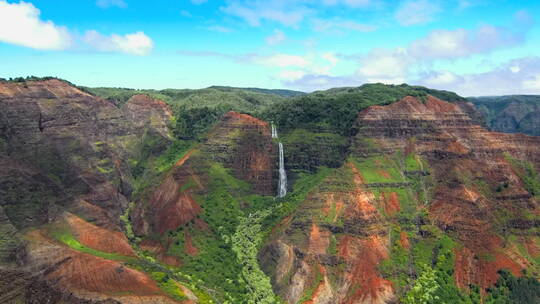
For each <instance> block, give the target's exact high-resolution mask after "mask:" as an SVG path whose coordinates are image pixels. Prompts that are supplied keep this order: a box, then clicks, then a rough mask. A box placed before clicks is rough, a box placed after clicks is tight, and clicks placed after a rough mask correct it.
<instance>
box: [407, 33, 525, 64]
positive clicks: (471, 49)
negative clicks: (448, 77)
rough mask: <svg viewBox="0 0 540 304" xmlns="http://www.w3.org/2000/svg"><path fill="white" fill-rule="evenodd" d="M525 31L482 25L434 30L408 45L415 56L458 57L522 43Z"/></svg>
mask: <svg viewBox="0 0 540 304" xmlns="http://www.w3.org/2000/svg"><path fill="white" fill-rule="evenodd" d="M524 40H525V32H514V31H512V30H509V29H507V28H502V27H494V26H491V25H483V26H481V27H479V28H478V29H476V30H472V31H470V30H465V29H457V30H453V31H449V30H435V31H433V32H431V33H430V34H429V35H428V36H427V37H425V38H423V39H419V40H417V41H415V42H413V43H412V44H411V45H410V46H409V51H410V54H411V55H412V56H415V57H418V58H428V59H437V58H458V57H466V56H470V55H474V54H480V53H487V52H491V51H493V50H496V49H500V48H504V47H510V46H515V45H518V44H520V43H523V42H524Z"/></svg>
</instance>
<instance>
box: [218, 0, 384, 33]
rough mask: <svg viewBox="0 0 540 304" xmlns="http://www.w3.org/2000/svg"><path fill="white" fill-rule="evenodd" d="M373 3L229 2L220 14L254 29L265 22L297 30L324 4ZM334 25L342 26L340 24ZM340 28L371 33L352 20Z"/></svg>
mask: <svg viewBox="0 0 540 304" xmlns="http://www.w3.org/2000/svg"><path fill="white" fill-rule="evenodd" d="M373 2H374V1H373V0H317V1H307V0H272V1H265V0H228V1H227V2H226V4H225V6H223V7H221V11H222V12H224V13H226V14H229V15H231V16H235V17H238V18H241V19H244V20H245V21H246V22H247V23H248V24H249V25H251V26H260V25H261V23H262V22H263V21H271V22H277V23H280V24H282V25H285V26H290V27H296V26H298V25H299V24H300V23H301V22H302V21H304V20H305V19H306V17H313V16H314V15H316V13H317V11H318V10H320V6H321V5H323V6H335V5H343V6H346V7H349V8H363V7H368V6H370V5H371V4H372V3H373ZM334 23H335V21H334ZM334 26H340V24H335V25H334ZM341 27H343V28H344V29H345V28H348V29H352V30H358V31H369V30H370V29H368V28H367V27H366V26H364V25H362V24H358V23H353V22H351V21H343V22H342V24H341Z"/></svg>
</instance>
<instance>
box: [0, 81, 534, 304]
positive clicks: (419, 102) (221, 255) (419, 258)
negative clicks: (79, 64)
mask: <svg viewBox="0 0 540 304" xmlns="http://www.w3.org/2000/svg"><path fill="white" fill-rule="evenodd" d="M399 88H402V87H401V86H400V87H399ZM379 89H381V88H379ZM382 89H384V88H382ZM382 89H381V90H382ZM412 92H413V93H415V92H416V93H418V92H417V91H414V90H413V91H412ZM447 95H448V94H447ZM351 96H352V95H351ZM385 96H386V95H385ZM401 96H404V95H400V97H399V98H401ZM415 96H421V97H417V98H416V97H406V98H403V99H402V100H400V101H398V102H395V103H392V104H389V105H386V106H371V107H369V108H365V109H364V110H362V111H361V112H360V113H358V115H357V118H356V122H355V126H354V128H352V129H351V130H353V133H354V134H352V135H350V133H351V132H341V133H339V134H341V135H337V133H332V132H337V131H336V130H333V129H332V130H333V131H331V130H330V129H325V128H326V127H328V126H327V125H325V124H312V126H314V127H313V129H309V126H310V125H309V124H305V125H303V128H302V129H294V128H292V129H289V130H288V131H289V132H287V133H286V134H280V138H279V140H280V141H281V142H282V143H283V144H284V147H285V164H286V168H287V173H288V174H289V177H292V178H290V179H289V180H290V181H291V180H292V181H293V182H292V183H291V184H290V185H289V186H290V187H289V190H290V191H289V194H288V195H287V196H286V197H285V198H283V199H277V198H275V193H276V183H277V174H276V173H277V172H276V171H277V152H278V151H277V143H276V142H275V141H273V140H272V138H271V135H270V126H269V124H268V123H267V122H265V121H262V120H260V119H257V118H254V117H252V116H249V115H246V114H240V113H237V112H229V113H226V114H225V115H224V116H223V117H222V118H221V120H219V121H218V122H217V123H216V125H215V126H214V127H213V128H212V129H211V130H210V131H209V132H208V133H207V134H206V135H205V139H204V140H203V141H201V142H198V143H193V142H184V141H182V142H179V140H177V141H175V142H174V144H173V145H169V143H170V142H171V141H172V140H174V139H173V138H172V136H171V130H170V122H171V120H172V112H171V110H170V108H169V107H168V106H167V105H166V104H165V103H163V102H161V101H159V100H156V99H153V98H150V97H148V96H145V95H135V96H133V97H131V98H130V99H129V101H128V102H127V103H125V104H124V105H123V106H122V107H121V108H117V107H116V106H114V105H113V104H111V103H109V102H108V101H106V100H103V99H100V98H97V97H95V96H92V95H90V94H87V93H85V92H83V91H81V90H79V89H77V88H75V87H73V86H71V85H69V84H67V83H65V82H63V81H59V80H47V81H34V82H23V83H12V82H0V109H1V111H0V168H1V169H0V302H2V303H3V302H7V303H10V302H25V303H36V302H40V301H41V302H51V303H141V304H142V303H185V304H188V303H189V304H191V303H211V302H210V300H212V301H213V302H224V301H228V302H229V303H242V302H248V301H250V300H251V301H255V302H261V303H266V302H268V303H272V301H275V297H274V294H273V293H272V292H271V289H273V291H274V293H276V294H278V295H279V296H280V297H281V298H282V299H283V300H284V301H285V302H287V303H328V304H330V303H351V304H352V303H381V304H382V303H394V302H399V301H402V300H403V298H404V297H405V296H407V295H409V294H410V292H411V290H415V289H414V288H413V287H418V285H417V284H418V283H417V282H418V281H422V280H423V279H425V278H426V277H428V278H429V275H430V273H431V272H432V273H433V274H434V276H435V279H432V280H431V281H429V280H428V282H427V283H429V284H432V285H433V286H434V287H435V288H433V289H431V291H429V292H431V293H432V294H431V295H432V296H436V297H438V298H439V299H440V300H441V301H444V302H447V303H460V302H464V303H470V302H473V303H476V302H478V301H479V300H478V298H474V296H478V297H486V295H487V294H488V291H487V290H488V288H490V287H493V286H494V284H495V282H496V281H497V280H498V278H499V273H498V271H499V270H503V269H505V270H508V271H510V272H511V273H512V274H513V275H515V276H528V277H538V273H540V262H539V261H540V260H539V258H540V238H539V237H538V235H539V233H540V232H539V231H538V229H539V227H540V225H539V223H540V220H539V216H540V208H539V205H538V204H539V200H538V197H539V195H540V179H539V178H538V174H537V173H536V172H538V169H539V168H540V137H532V136H526V135H521V134H506V133H495V132H490V131H487V130H485V129H484V128H482V127H481V126H480V125H479V123H480V121H481V119H480V118H479V117H478V115H477V113H476V112H475V110H474V108H472V107H471V105H470V104H469V103H466V102H464V101H463V100H462V99H459V100H456V101H455V102H453V103H448V102H445V101H442V100H440V99H437V98H435V97H432V96H427V97H425V96H424V95H421V94H420V95H415ZM448 96H450V95H448ZM424 97H425V98H424ZM351 98H352V97H351ZM338 101H339V100H338ZM338 101H336V102H338ZM349 101H350V100H347V102H349ZM386 103H387V102H386V101H385V104H386ZM369 104H375V101H373V103H369ZM344 108H345V109H348V108H347V107H344ZM340 110H343V109H341V108H340ZM354 113H355V114H356V112H354ZM525 118H526V117H525V116H524V117H522V118H521V120H523V119H525ZM317 128H318V129H317ZM308 129H309V130H308ZM188 143H189V145H190V148H187V147H188ZM175 144H178V145H175ZM171 147H172V148H174V149H172V148H171ZM178 147H180V148H178ZM176 149H181V150H178V151H177V150H176ZM165 150H166V151H165ZM174 151H177V152H174ZM149 155H151V156H156V157H155V158H152V159H149V158H146V159H145V157H148V156H149ZM158 156H159V157H158ZM171 159H172V160H171ZM165 162H167V164H166V165H165V164H164V163H165ZM141 163H142V164H144V166H139V167H137V168H139V169H140V168H142V171H143V172H142V173H141V172H138V173H133V176H132V172H136V171H137V170H135V167H136V166H138V165H140V164H141ZM145 166H153V167H152V169H155V170H154V171H152V172H150V171H148V170H147V171H145V170H146V169H148V168H145ZM154 167H155V168H154ZM149 172H150V173H149ZM154 173H155V174H154ZM152 174H154V175H152ZM134 176H135V177H134ZM132 185H136V187H135V189H136V190H137V192H136V194H137V195H132V191H133V188H134V186H132ZM128 202H131V203H128ZM263 240H264V243H262V242H263ZM261 247H262V250H260V252H259V249H260V248H261ZM261 268H262V270H263V271H264V272H263V271H261ZM425 283H426V282H425V281H422V284H425ZM186 286H189V288H187V287H186ZM422 286H423V285H420V286H419V287H418V288H423V287H422ZM430 286H431V285H430ZM265 301H266V302H265Z"/></svg>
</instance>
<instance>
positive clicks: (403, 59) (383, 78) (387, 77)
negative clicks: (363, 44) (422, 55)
mask: <svg viewBox="0 0 540 304" xmlns="http://www.w3.org/2000/svg"><path fill="white" fill-rule="evenodd" d="M412 61H413V59H411V58H410V57H409V56H408V54H407V51H406V50H405V49H400V48H398V49H395V50H385V49H375V50H372V51H371V52H370V53H369V54H368V55H367V56H366V57H364V58H363V59H362V60H361V63H360V68H359V69H358V71H357V74H358V75H359V76H360V77H362V78H365V79H366V80H367V81H369V82H383V83H391V84H400V83H403V82H405V79H406V77H407V72H408V69H409V66H410V65H411V63H412Z"/></svg>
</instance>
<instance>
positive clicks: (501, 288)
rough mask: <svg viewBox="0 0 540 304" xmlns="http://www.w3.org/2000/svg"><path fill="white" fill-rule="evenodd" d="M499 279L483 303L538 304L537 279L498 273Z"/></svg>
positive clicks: (539, 283)
mask: <svg viewBox="0 0 540 304" xmlns="http://www.w3.org/2000/svg"><path fill="white" fill-rule="evenodd" d="M499 274H500V277H499V280H498V281H497V283H496V284H495V286H494V287H493V288H490V290H489V294H488V296H487V298H486V300H485V302H484V303H486V304H507V303H512V304H529V303H540V282H538V279H537V278H532V277H520V278H516V277H515V276H513V275H512V274H511V273H510V272H508V271H500V272H499Z"/></svg>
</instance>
